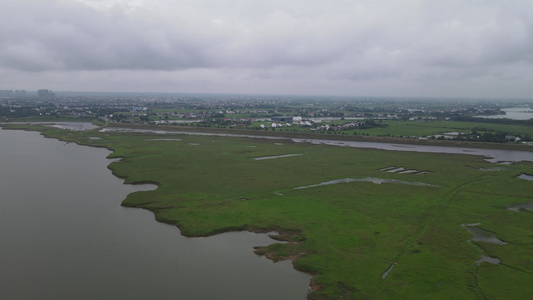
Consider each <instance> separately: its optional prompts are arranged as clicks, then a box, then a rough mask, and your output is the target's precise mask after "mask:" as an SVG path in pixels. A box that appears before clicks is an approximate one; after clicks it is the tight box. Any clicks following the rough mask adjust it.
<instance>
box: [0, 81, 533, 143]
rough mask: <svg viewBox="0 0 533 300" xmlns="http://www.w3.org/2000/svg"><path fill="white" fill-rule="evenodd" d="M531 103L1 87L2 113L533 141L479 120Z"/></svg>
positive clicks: (4, 116) (498, 120) (500, 120)
mask: <svg viewBox="0 0 533 300" xmlns="http://www.w3.org/2000/svg"><path fill="white" fill-rule="evenodd" d="M529 104H530V101H528V100H513V101H509V100H494V99H489V100H484V99H434V98H431V99H424V98H393V97H390V98H386V97H324V96H283V95H230V94H134V93H131V94H128V93H74V92H57V93H56V92H53V91H51V90H48V89H40V90H38V91H35V92H28V91H26V90H0V120H1V121H13V120H16V119H20V118H40V119H47V118H48V119H52V118H56V119H57V118H59V119H100V120H102V121H105V122H107V123H116V124H145V125H150V124H151V125H166V126H195V127H217V128H237V129H239V128H240V129H248V130H281V131H289V132H314V133H325V134H344V135H363V136H382V137H396V138H417V139H454V140H473V141H491V142H528V141H531V136H530V135H529V132H528V131H525V132H516V131H512V130H502V129H494V128H491V127H494V126H485V125H480V124H479V123H488V124H499V125H502V124H503V125H533V121H532V120H531V118H529V119H528V118H522V119H513V118H512V116H510V118H509V117H508V116H506V114H507V112H506V110H505V108H508V107H523V108H524V112H526V113H527V112H529V111H530V108H529ZM531 116H532V117H533V114H532V115H531ZM405 122H412V124H417V126H418V127H420V126H419V125H420V122H426V123H429V122H470V123H471V124H473V126H472V127H471V128H468V129H469V130H447V129H446V126H441V127H443V130H441V131H438V132H436V133H433V134H431V133H430V134H424V133H425V132H422V131H420V132H418V131H404V132H399V131H398V130H396V129H393V128H394V127H397V126H396V125H400V124H402V125H405V124H406V123H405ZM431 124H437V123H431ZM438 124H442V123H438ZM450 124H451V123H450ZM404 127H405V126H404ZM450 127H451V128H454V126H450ZM456 127H457V126H456Z"/></svg>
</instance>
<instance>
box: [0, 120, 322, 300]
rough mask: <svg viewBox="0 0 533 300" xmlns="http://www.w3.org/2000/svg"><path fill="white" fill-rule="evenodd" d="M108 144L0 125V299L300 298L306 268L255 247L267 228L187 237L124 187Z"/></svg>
mask: <svg viewBox="0 0 533 300" xmlns="http://www.w3.org/2000/svg"><path fill="white" fill-rule="evenodd" d="M109 153H110V152H109V151H107V150H105V149H101V148H91V147H83V146H78V145H75V144H72V143H68V144H67V143H64V142H60V141H58V140H55V139H46V138H43V137H41V136H40V135H39V134H38V133H36V132H25V131H11V130H1V129H0V191H1V193H0V253H1V255H0V299H305V298H306V294H307V293H308V291H309V282H310V279H311V276H310V275H308V274H304V273H301V272H298V271H296V270H294V269H293V267H292V264H291V263H290V262H289V261H286V262H279V263H273V262H272V261H270V260H268V259H266V258H264V257H262V256H257V255H255V254H254V253H253V249H252V247H253V246H264V245H267V244H271V243H273V242H274V241H273V240H272V239H270V238H268V236H267V235H266V234H253V233H248V232H233V233H225V234H221V235H217V236H213V237H209V238H185V237H183V236H181V235H180V233H179V230H178V229H177V228H176V227H174V226H170V225H166V224H162V223H158V222H156V221H155V219H154V216H153V214H152V213H151V212H149V211H146V210H142V209H135V208H125V207H121V206H120V203H121V201H122V200H123V199H124V198H125V197H126V195H127V194H128V193H131V192H135V191H139V190H146V189H152V188H154V186H151V185H143V186H132V185H124V184H123V181H122V180H121V179H118V178H116V177H114V176H113V175H112V174H111V172H110V171H109V170H108V169H107V168H106V166H107V165H108V164H109V163H110V162H111V160H109V159H106V158H105V157H106V156H107V155H108V154H109Z"/></svg>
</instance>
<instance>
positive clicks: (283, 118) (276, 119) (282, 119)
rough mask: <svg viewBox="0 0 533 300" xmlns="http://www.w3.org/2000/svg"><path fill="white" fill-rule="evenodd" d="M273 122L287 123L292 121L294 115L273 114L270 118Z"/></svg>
mask: <svg viewBox="0 0 533 300" xmlns="http://www.w3.org/2000/svg"><path fill="white" fill-rule="evenodd" d="M270 120H271V121H272V122H286V123H292V117H287V116H273V117H271V118H270Z"/></svg>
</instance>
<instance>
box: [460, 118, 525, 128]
mask: <svg viewBox="0 0 533 300" xmlns="http://www.w3.org/2000/svg"><path fill="white" fill-rule="evenodd" d="M453 120H454V121H459V122H476V123H490V124H505V125H522V126H533V119H530V120H511V119H489V118H474V117H466V116H457V117H453Z"/></svg>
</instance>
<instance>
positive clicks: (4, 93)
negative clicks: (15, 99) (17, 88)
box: [0, 90, 13, 97]
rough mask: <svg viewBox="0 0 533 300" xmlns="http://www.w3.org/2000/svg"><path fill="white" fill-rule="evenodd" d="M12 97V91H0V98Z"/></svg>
mask: <svg viewBox="0 0 533 300" xmlns="http://www.w3.org/2000/svg"><path fill="white" fill-rule="evenodd" d="M10 96H13V91H12V90H0V97H10Z"/></svg>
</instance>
